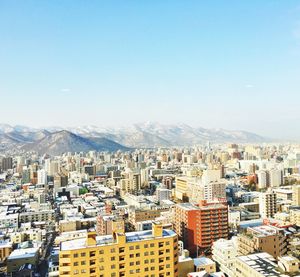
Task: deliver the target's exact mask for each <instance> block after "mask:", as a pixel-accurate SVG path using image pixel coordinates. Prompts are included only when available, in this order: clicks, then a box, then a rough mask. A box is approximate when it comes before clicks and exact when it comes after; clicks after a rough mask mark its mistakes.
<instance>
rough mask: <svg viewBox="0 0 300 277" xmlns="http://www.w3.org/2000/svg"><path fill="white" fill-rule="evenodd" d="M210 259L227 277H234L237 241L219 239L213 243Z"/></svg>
mask: <svg viewBox="0 0 300 277" xmlns="http://www.w3.org/2000/svg"><path fill="white" fill-rule="evenodd" d="M212 254H213V256H212V258H213V260H214V261H216V263H217V264H218V266H219V269H220V271H222V272H224V273H226V274H227V275H228V276H229V277H234V276H235V272H234V263H235V258H236V257H237V255H238V251H237V239H236V237H235V238H233V239H231V240H225V239H219V240H217V241H215V242H214V243H213V246H212Z"/></svg>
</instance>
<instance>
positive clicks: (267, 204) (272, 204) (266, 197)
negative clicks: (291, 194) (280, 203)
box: [259, 191, 277, 218]
mask: <svg viewBox="0 0 300 277" xmlns="http://www.w3.org/2000/svg"><path fill="white" fill-rule="evenodd" d="M276 212H277V195H276V193H275V192H272V191H268V192H265V193H261V194H260V195H259V213H260V216H261V217H262V218H270V217H274V215H275V214H276Z"/></svg>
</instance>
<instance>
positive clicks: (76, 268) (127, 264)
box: [59, 223, 178, 277]
mask: <svg viewBox="0 0 300 277" xmlns="http://www.w3.org/2000/svg"><path fill="white" fill-rule="evenodd" d="M108 272H109V276H112V277H113V276H118V277H119V276H144V277H162V276H175V277H176V276H178V239H177V234H176V233H175V232H174V231H172V230H165V229H163V227H162V224H160V223H153V228H152V230H150V231H142V232H131V233H114V234H113V235H108V236H99V237H96V233H94V232H93V233H89V234H88V237H87V238H85V239H77V240H72V241H66V242H62V243H61V245H60V253H59V276H61V277H67V276H68V277H69V276H70V277H71V276H77V275H78V276H79V275H80V276H86V277H87V276H90V277H96V276H97V277H99V276H101V277H104V276H107V274H108Z"/></svg>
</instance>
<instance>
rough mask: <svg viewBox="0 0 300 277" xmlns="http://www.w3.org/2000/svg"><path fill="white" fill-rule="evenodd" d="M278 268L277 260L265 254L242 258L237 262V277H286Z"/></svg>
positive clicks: (237, 259) (238, 258)
mask: <svg viewBox="0 0 300 277" xmlns="http://www.w3.org/2000/svg"><path fill="white" fill-rule="evenodd" d="M277 268H278V266H277V264H276V260H275V259H274V258H273V257H272V256H271V255H270V254H268V253H265V252H262V253H257V254H252V255H248V256H240V257H237V258H236V260H235V277H266V276H270V277H271V276H272V277H277V276H278V277H280V276H282V277H283V276H286V275H283V274H281V273H280V271H279V270H278V269H277Z"/></svg>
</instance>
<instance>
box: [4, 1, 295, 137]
mask: <svg viewBox="0 0 300 277" xmlns="http://www.w3.org/2000/svg"><path fill="white" fill-rule="evenodd" d="M227 4H228V2H225V1H217V2H215V3H208V2H207V3H203V2H202V3H200V2H198V1H189V2H184V3H183V2H181V1H166V2H163V3H162V2H160V1H151V4H150V3H146V2H136V1H132V2H127V1H126V3H125V2H121V1H116V2H110V3H104V2H93V1H91V2H89V3H86V2H83V1H76V2H74V1H72V2H71V1H70V2H68V1H65V2H63V3H61V2H58V1H53V2H50V1H47V2H37V1H27V2H26V3H25V2H24V3H20V2H12V1H0V35H1V45H0V63H1V65H2V66H1V67H0V95H1V96H2V99H4V101H3V103H4V102H5V105H2V106H1V109H0V116H1V118H2V120H1V121H2V122H3V123H8V124H13V125H15V124H20V125H27V126H32V127H43V126H57V125H58V126H62V127H67V126H75V125H97V126H109V125H113V126H118V125H129V124H133V123H136V122H144V121H158V122H161V123H164V124H177V123H178V122H183V123H186V124H188V125H191V126H197V127H198V126H199V127H200V126H201V127H204V128H223V129H230V130H246V131H249V132H255V133H257V134H259V135H262V136H267V137H272V138H278V139H298V138H300V131H299V130H297V128H294V127H293V126H294V125H295V124H297V122H298V120H299V119H300V112H299V109H298V102H299V100H300V94H299V92H298V91H299V88H300V86H299V80H298V79H299V77H298V76H299V58H300V55H299V53H300V41H299V37H300V35H299V34H300V25H299V22H300V16H299V11H300V7H299V2H298V1H284V2H283V1H264V2H262V1H251V3H250V2H249V3H246V2H236V3H235V4H234V5H227Z"/></svg>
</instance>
